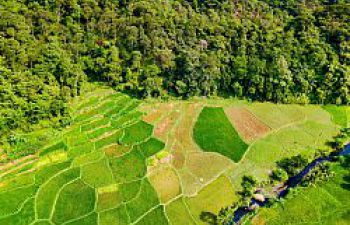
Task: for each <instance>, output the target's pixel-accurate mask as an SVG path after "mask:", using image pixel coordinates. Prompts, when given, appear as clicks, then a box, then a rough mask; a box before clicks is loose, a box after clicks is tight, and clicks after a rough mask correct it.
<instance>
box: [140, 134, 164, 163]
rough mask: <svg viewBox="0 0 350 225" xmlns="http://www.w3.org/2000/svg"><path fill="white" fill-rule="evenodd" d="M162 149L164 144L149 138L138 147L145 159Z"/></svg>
mask: <svg viewBox="0 0 350 225" xmlns="http://www.w3.org/2000/svg"><path fill="white" fill-rule="evenodd" d="M164 147H165V144H164V143H163V142H162V141H160V140H158V139H156V138H150V139H149V140H147V141H146V142H143V143H141V144H140V145H138V148H139V149H140V151H141V152H142V154H143V155H144V156H145V157H146V158H147V157H150V156H153V155H155V154H157V153H158V152H160V151H161V150H163V149H164Z"/></svg>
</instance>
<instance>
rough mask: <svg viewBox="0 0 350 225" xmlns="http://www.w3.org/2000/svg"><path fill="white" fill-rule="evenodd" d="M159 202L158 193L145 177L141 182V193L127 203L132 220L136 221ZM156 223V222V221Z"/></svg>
mask: <svg viewBox="0 0 350 225" xmlns="http://www.w3.org/2000/svg"><path fill="white" fill-rule="evenodd" d="M158 204H159V200H158V197H157V193H156V192H155V190H154V189H153V187H152V185H151V184H150V183H149V182H148V180H147V179H144V180H143V181H142V184H141V190H140V194H139V195H138V196H137V197H136V198H134V199H133V200H132V201H130V202H129V203H128V204H127V205H126V208H127V211H128V214H129V216H130V220H131V221H132V222H135V221H136V220H137V219H138V218H140V217H141V216H142V215H144V214H145V213H146V212H147V211H149V210H150V209H151V208H152V207H154V206H156V205H158ZM155 224H156V223H155Z"/></svg>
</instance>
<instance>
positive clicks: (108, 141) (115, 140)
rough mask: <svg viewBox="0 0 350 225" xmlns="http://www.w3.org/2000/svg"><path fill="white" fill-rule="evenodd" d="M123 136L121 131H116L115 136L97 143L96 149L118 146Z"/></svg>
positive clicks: (112, 135)
mask: <svg viewBox="0 0 350 225" xmlns="http://www.w3.org/2000/svg"><path fill="white" fill-rule="evenodd" d="M122 136H123V132H121V131H116V132H114V133H113V134H111V135H109V136H107V137H104V138H101V139H99V140H97V141H96V142H95V148H96V149H101V148H103V147H106V146H108V145H111V144H116V143H118V142H119V139H120V138H121V137H122Z"/></svg>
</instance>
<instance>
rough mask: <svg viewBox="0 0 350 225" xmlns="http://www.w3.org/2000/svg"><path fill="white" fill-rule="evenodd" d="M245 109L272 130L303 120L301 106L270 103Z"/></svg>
mask: <svg viewBox="0 0 350 225" xmlns="http://www.w3.org/2000/svg"><path fill="white" fill-rule="evenodd" d="M247 108H248V109H249V110H250V111H251V112H252V113H253V114H254V115H255V116H257V117H258V119H260V120H261V121H262V122H264V123H265V124H266V125H268V126H269V127H270V128H272V129H277V128H280V127H282V126H285V125H286V124H290V123H294V122H297V121H301V120H303V119H304V118H305V113H304V111H303V107H302V106H298V105H280V104H272V103H254V104H250V105H248V106H247Z"/></svg>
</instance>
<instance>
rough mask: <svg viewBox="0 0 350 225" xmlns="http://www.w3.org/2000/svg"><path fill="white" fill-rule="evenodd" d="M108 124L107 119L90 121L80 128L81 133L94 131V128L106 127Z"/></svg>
mask: <svg viewBox="0 0 350 225" xmlns="http://www.w3.org/2000/svg"><path fill="white" fill-rule="evenodd" d="M109 122H110V120H109V119H108V118H101V119H98V120H95V121H92V122H90V123H88V124H84V125H82V126H81V131H82V132H85V131H90V130H93V129H95V128H96V127H102V126H106V125H108V124H109Z"/></svg>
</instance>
